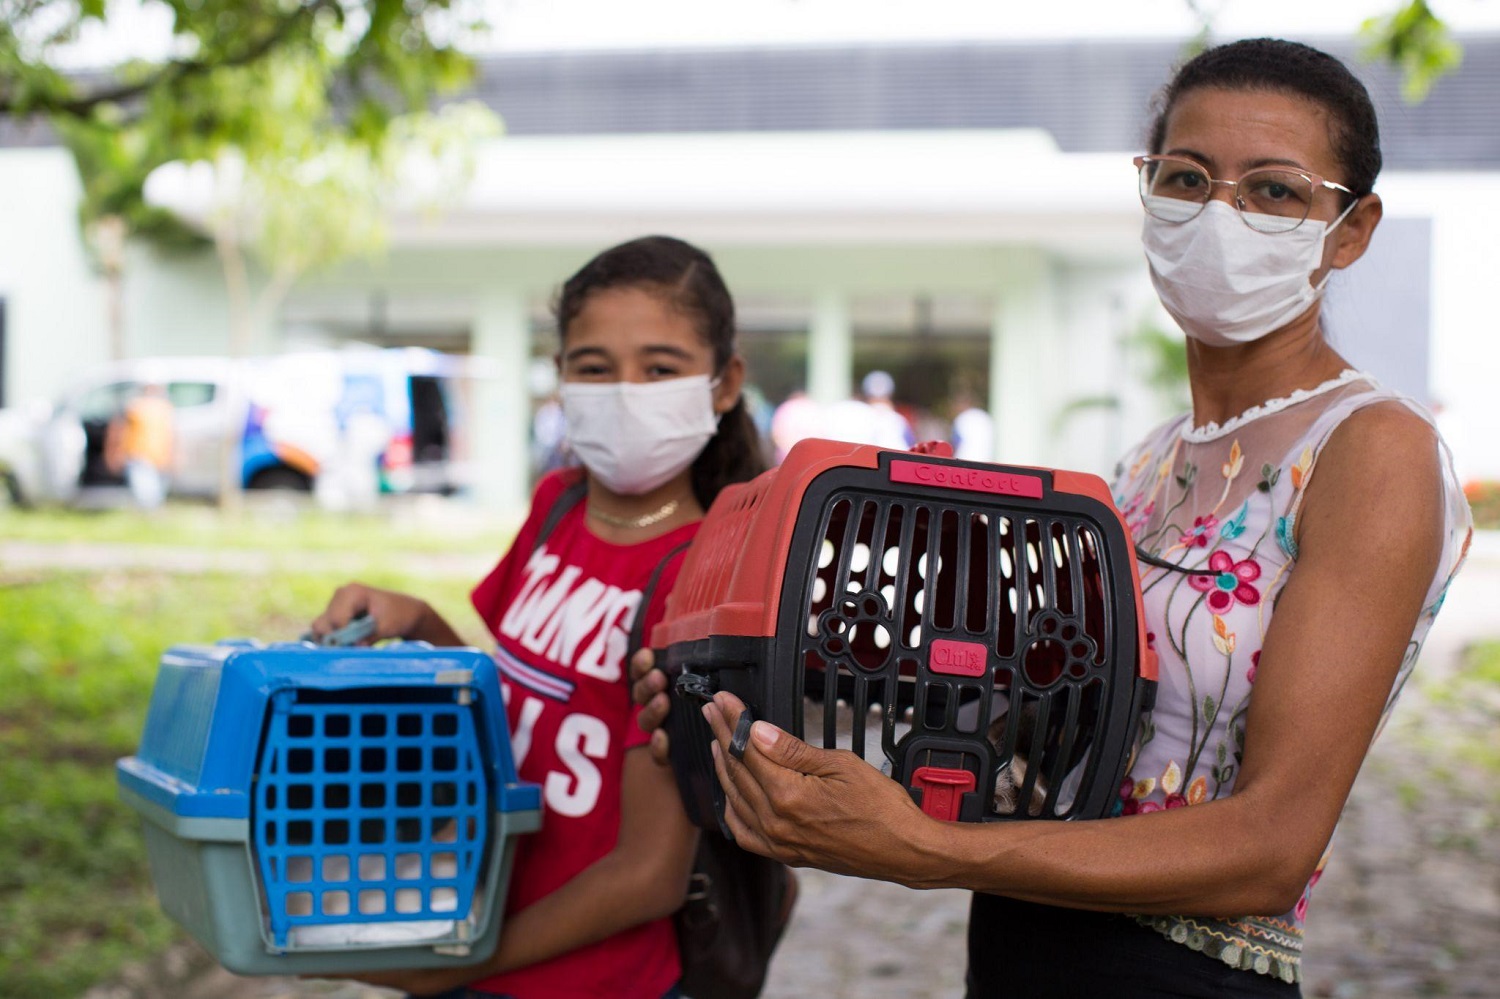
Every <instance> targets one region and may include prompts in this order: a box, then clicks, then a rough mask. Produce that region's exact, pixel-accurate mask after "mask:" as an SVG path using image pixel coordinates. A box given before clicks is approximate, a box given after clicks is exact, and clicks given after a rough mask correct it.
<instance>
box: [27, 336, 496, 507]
mask: <svg viewBox="0 0 1500 999" xmlns="http://www.w3.org/2000/svg"><path fill="white" fill-rule="evenodd" d="M468 371H469V367H468V362H467V359H465V358H461V357H454V356H450V355H445V354H440V353H437V352H435V351H430V350H423V349H420V348H392V349H384V350H381V349H374V348H363V349H359V348H351V349H347V350H339V351H315V352H305V353H296V354H283V355H276V356H271V357H259V358H245V359H238V360H231V359H228V358H223V357H148V358H133V359H130V360H126V361H120V362H116V363H114V364H110V365H106V366H104V367H101V368H98V369H95V370H93V371H91V372H88V373H87V374H85V375H83V376H81V377H80V378H79V379H78V380H77V381H76V382H74V383H73V384H72V385H70V386H69V387H68V388H67V389H65V390H64V391H63V392H62V394H61V395H60V397H59V398H58V399H57V401H56V402H55V404H53V405H51V406H47V405H45V404H43V405H32V406H23V407H13V408H8V409H0V481H3V483H4V486H5V488H6V489H7V491H8V492H9V493H10V497H11V499H12V500H13V501H14V502H16V503H18V504H22V505H27V504H31V503H44V502H59V503H74V502H78V501H80V500H82V499H83V498H85V497H86V496H87V495H88V494H89V491H90V490H97V489H98V488H99V487H118V486H121V485H123V483H124V480H123V478H122V477H121V474H120V472H119V470H118V469H115V468H111V467H110V463H109V462H108V461H107V460H106V439H107V437H108V435H109V428H110V425H111V423H113V422H114V421H115V420H117V419H118V418H119V416H120V414H121V413H123V411H124V409H125V406H126V404H127V403H128V402H129V401H130V400H131V399H132V398H133V397H134V396H135V395H136V394H138V393H139V392H140V391H141V390H142V389H143V388H144V386H146V385H149V384H157V385H161V386H162V387H163V388H164V389H165V391H166V395H167V398H168V399H169V400H170V401H171V403H172V406H173V413H174V421H173V422H174V452H175V460H174V463H173V467H172V469H171V473H170V488H171V492H172V494H173V495H178V496H198V497H209V498H211V497H214V496H216V495H217V494H218V492H219V489H220V482H221V478H222V474H223V471H222V456H223V454H224V451H225V449H226V448H232V449H233V452H232V454H231V465H230V471H231V474H232V475H234V476H235V477H236V478H237V480H238V484H239V485H240V486H241V487H242V488H244V489H293V490H304V491H307V490H314V489H315V488H316V489H317V490H318V492H319V495H320V497H323V498H327V499H328V500H329V502H331V503H334V504H340V503H342V504H344V505H350V504H351V503H353V504H356V505H357V502H358V501H359V499H361V497H351V495H350V493H351V490H353V491H360V490H363V491H365V492H369V493H375V492H380V493H401V492H413V491H424V492H443V493H449V492H453V491H455V490H457V489H459V488H461V487H462V486H463V485H465V483H466V479H467V475H466V465H465V462H464V460H463V455H462V454H461V453H460V451H461V448H460V447H459V446H458V445H459V444H460V442H459V441H458V439H457V437H458V435H457V430H458V428H459V422H460V421H459V405H460V397H461V395H462V391H461V389H462V385H463V380H464V379H465V378H467V377H468ZM362 498H369V497H362Z"/></svg>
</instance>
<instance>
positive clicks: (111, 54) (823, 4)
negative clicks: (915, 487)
mask: <svg viewBox="0 0 1500 999" xmlns="http://www.w3.org/2000/svg"><path fill="white" fill-rule="evenodd" d="M459 2H461V3H466V4H468V5H469V6H470V7H471V8H472V9H477V10H480V11H482V13H483V16H484V17H485V18H486V20H488V21H489V23H490V25H491V30H490V32H489V34H488V36H487V37H484V38H481V39H476V40H475V44H473V45H472V46H470V47H471V48H473V49H474V50H475V51H478V52H536V51H557V50H577V49H609V48H617V49H618V48H636V49H638V48H678V47H700V46H715V47H717V46H736V45H826V44H837V43H849V42H862V41H881V42H899V41H911V42H921V41H952V40H965V39H973V40H983V39H1008V40H1016V39H1027V38H1034V39H1080V38H1143V37H1154V38H1186V37H1188V36H1190V35H1191V34H1193V33H1194V32H1195V31H1196V30H1197V27H1198V24H1199V21H1198V19H1197V16H1196V15H1195V14H1194V13H1193V7H1192V6H1190V4H1189V0H1062V2H1053V3H1047V2H1035V0H1027V2H1016V0H459ZM1399 3H1400V0H1196V6H1197V7H1198V8H1199V9H1201V10H1204V11H1206V12H1208V13H1210V14H1211V15H1212V17H1213V25H1214V33H1215V36H1216V37H1220V38H1233V37H1244V36H1247V35H1289V36H1295V37H1315V36H1323V37H1326V36H1338V35H1343V36H1352V35H1353V34H1354V33H1355V32H1356V31H1357V30H1358V29H1359V25H1360V24H1361V22H1363V21H1364V20H1365V19H1366V18H1368V17H1372V16H1375V15H1378V14H1382V13H1385V12H1387V11H1389V10H1392V9H1394V8H1395V7H1397V6H1398V5H1399ZM1429 4H1430V6H1431V7H1432V9H1433V10H1434V11H1435V12H1436V13H1437V14H1438V15H1439V16H1440V17H1442V18H1444V19H1445V20H1447V21H1448V23H1449V24H1450V26H1452V27H1453V29H1454V30H1456V31H1459V32H1483V33H1496V32H1500V0H1429ZM109 10H110V20H109V24H108V28H107V30H98V29H96V30H91V31H89V32H88V33H87V34H86V36H85V37H83V38H82V39H80V40H79V42H78V43H77V44H75V45H73V46H71V47H70V49H69V50H68V51H67V52H66V53H62V54H61V55H62V58H61V61H62V63H63V64H64V65H65V66H67V67H68V68H86V67H98V66H104V65H110V64H112V63H115V62H118V61H120V60H121V59H123V58H127V57H132V56H145V57H148V58H159V57H161V56H163V55H165V54H166V53H167V52H168V51H169V48H170V27H171V20H170V15H169V13H168V12H167V9H166V7H165V5H163V4H161V3H156V2H152V0H111V3H110V4H109Z"/></svg>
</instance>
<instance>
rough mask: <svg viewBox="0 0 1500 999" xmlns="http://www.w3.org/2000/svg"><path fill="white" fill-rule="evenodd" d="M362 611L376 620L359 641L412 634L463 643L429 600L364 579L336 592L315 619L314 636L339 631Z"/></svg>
mask: <svg viewBox="0 0 1500 999" xmlns="http://www.w3.org/2000/svg"><path fill="white" fill-rule="evenodd" d="M361 614H368V615H369V616H370V617H371V618H372V619H374V621H375V630H374V632H372V633H371V635H370V637H369V638H367V639H365V640H364V641H363V642H361V643H360V644H362V645H370V644H372V643H374V642H378V641H380V640H381V639H384V638H409V639H412V640H414V641H425V642H431V643H432V644H433V645H462V644H463V640H462V639H460V638H459V637H458V634H457V633H456V632H454V630H453V629H452V628H451V627H450V626H449V625H448V622H446V621H444V620H443V619H442V618H441V617H440V616H439V615H438V614H437V612H436V611H434V610H433V609H432V608H431V607H429V606H428V605H427V602H426V601H424V600H420V599H418V598H417V597H414V596H411V595H410V594H406V593H397V592H395V591H394V590H382V589H379V588H378V587H374V586H366V585H365V584H364V583H346V584H344V585H343V586H340V587H339V588H338V589H337V590H335V591H334V592H333V598H332V599H330V600H329V601H328V606H327V607H326V608H324V610H323V613H322V614H320V615H318V617H317V618H315V619H314V620H313V623H312V628H311V630H312V633H313V636H314V637H315V638H322V637H323V636H324V635H326V634H328V633H329V632H331V631H336V630H338V629H339V628H342V627H343V626H344V625H346V624H348V623H349V622H350V621H352V620H353V619H354V618H357V617H359V616H360V615H361Z"/></svg>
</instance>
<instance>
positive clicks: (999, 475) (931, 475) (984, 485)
mask: <svg viewBox="0 0 1500 999" xmlns="http://www.w3.org/2000/svg"><path fill="white" fill-rule="evenodd" d="M891 481H892V482H910V483H913V484H915V485H919V486H940V487H942V488H944V489H967V490H968V491H969V492H974V493H999V494H1000V495H1002V496H1025V497H1028V498H1030V499H1041V498H1042V480H1041V479H1039V478H1037V477H1036V476H1035V475H1022V474H1021V473H1019V472H1008V471H1006V470H1004V469H1001V468H963V467H960V466H958V465H934V464H929V463H927V462H925V461H900V460H897V461H893V462H891Z"/></svg>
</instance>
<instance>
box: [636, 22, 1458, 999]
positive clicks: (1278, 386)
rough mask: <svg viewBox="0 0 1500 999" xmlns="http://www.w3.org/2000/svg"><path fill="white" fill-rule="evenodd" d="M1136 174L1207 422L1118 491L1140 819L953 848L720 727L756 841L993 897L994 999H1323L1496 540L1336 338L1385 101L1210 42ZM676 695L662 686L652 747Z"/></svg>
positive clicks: (728, 709)
mask: <svg viewBox="0 0 1500 999" xmlns="http://www.w3.org/2000/svg"><path fill="white" fill-rule="evenodd" d="M1136 165H1137V168H1138V170H1139V171H1140V179H1141V199H1142V204H1143V207H1144V209H1145V220H1144V228H1143V232H1142V241H1143V244H1144V248H1145V251H1146V259H1147V261H1148V263H1149V265H1150V271H1151V278H1152V281H1153V282H1154V284H1155V286H1156V288H1157V291H1158V293H1159V294H1160V297H1161V300H1162V303H1163V305H1164V306H1165V307H1166V308H1167V311H1168V312H1170V313H1171V314H1172V316H1173V318H1174V319H1176V320H1177V322H1178V324H1179V325H1180V326H1181V327H1182V329H1183V331H1184V333H1185V334H1186V335H1187V337H1188V341H1187V357H1188V364H1189V374H1190V379H1191V388H1192V400H1193V409H1192V412H1191V413H1189V414H1185V415H1184V416H1182V417H1180V418H1178V419H1175V420H1173V421H1171V422H1170V423H1168V424H1166V425H1164V426H1163V427H1161V428H1159V429H1158V430H1156V431H1155V432H1153V433H1152V434H1151V435H1149V436H1148V437H1147V438H1146V440H1145V441H1143V442H1142V443H1141V444H1140V445H1138V446H1137V447H1136V448H1135V449H1134V450H1133V451H1132V452H1131V453H1130V454H1129V455H1128V456H1127V458H1126V460H1125V461H1124V462H1122V464H1121V468H1120V472H1119V475H1118V478H1117V481H1116V487H1115V495H1116V500H1117V502H1118V503H1119V505H1120V507H1121V508H1122V510H1123V511H1124V513H1125V515H1126V519H1127V522H1128V523H1129V525H1130V527H1131V530H1132V531H1133V533H1134V535H1135V540H1136V542H1137V544H1138V546H1140V547H1141V548H1143V549H1145V550H1146V552H1147V553H1148V554H1149V555H1152V556H1155V560H1153V561H1151V562H1150V563H1149V564H1150V566H1151V568H1148V569H1146V571H1145V572H1144V573H1143V578H1142V584H1143V588H1144V591H1145V612H1146V626H1147V628H1148V629H1149V631H1150V632H1152V633H1153V634H1154V635H1155V648H1156V651H1157V652H1158V654H1159V655H1160V657H1161V664H1160V668H1161V682H1160V685H1159V687H1158V689H1157V700H1156V707H1155V710H1154V714H1153V719H1152V724H1151V725H1149V726H1145V727H1144V732H1145V733H1146V734H1143V736H1142V739H1141V745H1140V747H1139V752H1138V754H1137V756H1136V760H1135V764H1134V769H1133V771H1132V773H1131V774H1130V775H1129V776H1130V780H1129V781H1128V782H1126V783H1125V784H1124V786H1122V789H1121V796H1122V799H1123V801H1122V805H1123V811H1124V812H1125V814H1124V815H1123V816H1122V817H1120V818H1115V819H1107V820H1104V821H1099V822H1066V823H1063V822H1032V823H993V824H978V823H974V824H962V823H960V824H953V823H947V824H945V823H940V822H938V821H936V820H934V819H932V818H929V817H928V816H927V815H925V814H923V812H922V811H921V810H920V809H919V808H917V806H916V805H914V804H913V803H912V801H911V798H910V797H909V796H908V795H907V794H906V792H905V791H904V790H903V789H902V788H901V787H900V786H898V785H897V784H896V782H894V781H891V780H890V779H888V778H886V777H883V776H882V775H881V774H880V773H878V772H877V771H876V770H874V769H873V768H871V767H869V766H867V765H866V764H865V763H864V762H863V761H862V760H860V759H858V758H857V757H854V756H853V755H852V754H849V753H845V752H834V751H827V750H822V749H814V748H812V747H810V746H808V745H807V744H806V743H803V742H801V741H799V740H797V739H794V738H792V737H791V736H790V735H788V734H786V733H785V732H781V731H779V730H777V729H775V728H773V727H772V726H770V725H768V724H766V723H765V722H756V723H755V724H754V726H753V729H752V738H751V742H750V747H749V748H748V749H747V750H746V752H745V754H744V757H743V760H742V761H739V760H735V759H733V758H732V757H731V756H730V755H729V753H728V746H729V739H730V736H731V734H732V733H733V731H734V728H735V725H736V723H737V721H738V719H739V715H740V711H741V705H740V703H739V702H738V701H737V700H736V699H735V698H733V697H732V696H730V695H728V694H725V693H720V694H718V695H717V696H716V698H715V701H714V703H712V704H710V705H708V706H707V707H706V708H705V714H706V715H707V716H708V717H709V720H710V722H711V724H712V725H713V727H714V731H715V734H716V736H717V743H716V746H715V749H716V759H717V761H718V769H719V779H720V782H721V783H722V784H723V786H724V789H725V792H726V794H727V796H728V799H729V804H730V807H729V810H728V822H729V826H730V829H731V830H732V831H733V833H734V835H735V838H736V840H737V841H738V842H739V843H740V844H741V845H742V846H744V847H746V848H747V849H752V850H755V851H756V852H760V853H764V854H767V855H769V856H773V857H776V858H778V859H782V860H785V861H788V862H790V863H794V864H799V865H806V866H815V867H821V868H823V869H825V870H830V871H837V872H842V873H849V874H856V875H861V876H864V877H875V878H883V879H886V880H891V881H896V882H900V883H902V884H906V885H909V886H913V887H924V888H927V887H931V888H935V887H964V888H970V889H973V890H974V891H975V893H976V894H975V895H974V901H973V907H972V910H971V918H970V928H969V973H968V985H969V994H970V996H973V997H988V996H998V995H1015V996H1027V997H1029V999H1038V997H1052V996H1057V997H1074V996H1113V997H1131V996H1202V997H1221V996H1227V997H1233V996H1281V997H1291V996H1296V995H1298V994H1299V991H1298V985H1297V982H1298V981H1299V979H1300V954H1301V942H1302V921H1303V915H1304V913H1305V911H1306V906H1307V899H1308V893H1309V891H1310V890H1311V888H1312V885H1313V884H1314V883H1315V882H1316V881H1317V877H1318V872H1319V871H1320V870H1321V869H1322V861H1323V856H1324V851H1325V848H1326V847H1327V844H1328V841H1329V838H1330V837H1331V836H1332V834H1333V829H1334V825H1335V823H1336V822H1337V820H1338V816H1339V812H1340V810H1341V809H1342V808H1343V805H1344V800H1345V798H1346V797H1347V796H1348V793H1349V789H1350V786H1351V784H1352V783H1353V781H1354V777H1355V774H1356V773H1357V772H1358V771H1359V767H1360V763H1361V761H1363V759H1364V757H1365V752H1366V750H1367V748H1368V747H1369V745H1370V741H1371V739H1373V738H1374V736H1375V733H1376V732H1377V730H1378V729H1379V728H1380V725H1381V724H1382V722H1383V720H1384V718H1385V717H1386V715H1387V713H1388V712H1389V710H1390V707H1391V704H1392V702H1393V701H1394V699H1395V697H1396V695H1397V693H1399V691H1400V689H1401V686H1402V684H1403V683H1404V682H1405V680H1406V678H1407V676H1408V675H1409V673H1410V671H1411V669H1412V667H1413V665H1414V664H1415V662H1416V658H1417V652H1418V650H1419V648H1420V646H1421V642H1422V639H1423V638H1424V637H1425V635H1426V633H1427V630H1428V628H1429V627H1430V625H1431V623H1432V620H1433V617H1434V615H1435V614H1436V613H1437V610H1438V607H1439V606H1440V605H1441V604H1442V599H1443V594H1444V593H1445V592H1446V588H1447V585H1448V583H1449V582H1450V581H1451V579H1452V577H1453V574H1454V573H1455V572H1456V571H1457V570H1458V567H1459V565H1460V564H1461V563H1462V560H1463V555H1464V551H1465V549H1466V546H1467V539H1468V536H1469V526H1470V518H1469V511H1468V507H1467V505H1466V504H1465V502H1464V499H1463V495H1462V492H1461V490H1460V489H1459V487H1458V484H1457V481H1456V480H1455V478H1454V475H1453V470H1452V462H1451V460H1450V459H1449V457H1448V455H1447V449H1446V448H1445V447H1444V446H1443V445H1442V442H1441V441H1440V439H1439V438H1438V435H1437V432H1436V430H1435V429H1434V427H1433V425H1432V419H1431V417H1430V416H1429V415H1428V414H1427V413H1426V411H1425V410H1423V409H1422V408H1421V407H1420V406H1418V405H1417V404H1416V403H1414V402H1412V401H1411V400H1409V399H1405V398H1402V397H1401V396H1399V395H1397V394H1396V393H1395V392H1392V391H1390V390H1389V389H1386V388H1383V387H1381V386H1380V385H1378V384H1376V383H1375V381H1374V380H1373V379H1371V378H1370V377H1369V376H1367V375H1364V374H1362V373H1360V372H1357V371H1354V370H1353V369H1351V368H1350V366H1349V364H1348V363H1347V362H1346V361H1345V360H1344V359H1343V358H1342V357H1340V356H1339V354H1338V353H1337V351H1335V350H1334V348H1333V346H1332V345H1331V344H1330V343H1329V342H1328V339H1327V337H1326V336H1325V335H1324V331H1323V327H1322V324H1321V322H1320V320H1319V315H1320V310H1319V304H1320V297H1321V291H1322V289H1323V286H1324V284H1325V283H1326V282H1327V280H1328V277H1329V275H1330V274H1331V273H1332V272H1333V271H1335V270H1338V269H1340V268H1344V267H1348V266H1349V265H1350V264H1352V263H1354V262H1355V261H1356V260H1358V259H1359V258H1360V256H1361V255H1362V254H1363V253H1364V251H1365V248H1366V246H1367V245H1368V244H1369V240H1370V236H1371V234H1372V233H1373V232H1374V230H1375V227H1376V225H1377V224H1378V223H1379V221H1380V217H1381V202H1380V198H1379V196H1378V195H1376V194H1374V193H1373V190H1372V188H1373V185H1374V182H1375V176H1376V174H1377V173H1378V172H1379V169H1380V148H1379V140H1378V136H1377V132H1376V124H1375V111H1374V108H1373V106H1372V105H1371V103H1370V99H1369V95H1368V94H1367V93H1366V92H1365V89H1364V87H1363V86H1362V85H1361V84H1360V83H1359V81H1358V80H1356V79H1355V78H1354V76H1353V75H1352V74H1351V73H1350V72H1349V71H1348V70H1347V69H1346V68H1345V67H1344V66H1343V65H1342V64H1341V63H1339V62H1338V61H1337V60H1335V59H1333V58H1332V57H1330V56H1328V55H1326V54H1324V53H1322V52H1318V51H1317V50H1315V49H1311V48H1308V47H1307V46H1304V45H1298V44H1293V43H1289V42H1281V41H1275V40H1271V39H1255V40H1251V41H1244V42H1236V43H1232V44H1229V45H1225V46H1221V47H1219V48H1215V49H1210V50H1208V51H1207V52H1204V53H1203V54H1201V55H1199V56H1198V57H1196V58H1195V59H1193V60H1192V61H1191V62H1189V63H1188V64H1187V65H1185V66H1184V67H1183V68H1182V69H1181V70H1180V71H1179V73H1178V74H1177V76H1176V78H1175V79H1174V80H1173V81H1172V82H1171V83H1170V84H1169V85H1168V87H1167V89H1166V91H1165V93H1164V95H1163V99H1162V103H1161V111H1160V114H1159V115H1158V117H1157V119H1156V122H1155V126H1154V128H1153V131H1152V137H1151V154H1150V155H1147V156H1142V157H1139V158H1137V160H1136ZM661 690H662V682H661V679H660V678H659V677H658V676H656V675H652V674H644V675H643V678H642V679H641V680H640V681H639V682H638V684H637V689H636V696H637V697H638V698H639V699H640V700H642V701H643V702H649V704H650V710H649V711H648V712H645V713H644V714H643V719H642V720H643V723H645V724H647V725H650V726H654V725H656V724H658V723H659V720H660V719H661V717H662V716H663V715H664V714H665V711H666V710H667V707H668V705H667V704H666V702H665V699H664V698H663V697H662V696H661V694H660V691H661ZM653 739H654V741H655V742H656V743H657V744H658V745H659V744H660V743H661V741H662V739H663V737H661V736H654V737H653Z"/></svg>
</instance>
